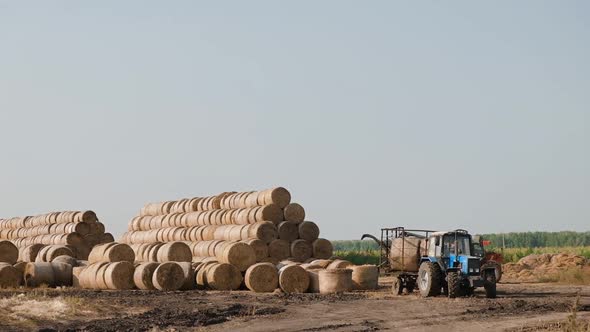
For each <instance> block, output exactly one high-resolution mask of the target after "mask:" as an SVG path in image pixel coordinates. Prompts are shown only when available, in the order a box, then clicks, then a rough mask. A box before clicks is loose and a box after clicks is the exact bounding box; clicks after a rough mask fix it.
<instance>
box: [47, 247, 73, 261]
mask: <svg viewBox="0 0 590 332" xmlns="http://www.w3.org/2000/svg"><path fill="white" fill-rule="evenodd" d="M59 256H71V257H73V256H74V252H73V251H72V249H70V248H68V247H66V246H62V245H53V246H49V248H48V249H47V252H46V253H45V261H46V262H52V261H53V260H54V259H55V258H57V257H59Z"/></svg>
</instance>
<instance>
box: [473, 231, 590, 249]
mask: <svg viewBox="0 0 590 332" xmlns="http://www.w3.org/2000/svg"><path fill="white" fill-rule="evenodd" d="M481 236H482V238H483V239H485V240H489V241H490V242H491V244H490V247H494V248H502V247H505V248H541V247H581V246H590V232H570V231H564V232H517V233H500V234H482V235H481Z"/></svg>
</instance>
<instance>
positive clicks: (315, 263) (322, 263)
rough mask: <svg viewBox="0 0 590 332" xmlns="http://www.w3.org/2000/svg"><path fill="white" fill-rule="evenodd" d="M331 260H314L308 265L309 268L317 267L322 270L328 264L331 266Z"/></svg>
mask: <svg viewBox="0 0 590 332" xmlns="http://www.w3.org/2000/svg"><path fill="white" fill-rule="evenodd" d="M332 262H333V260H331V259H314V260H313V261H311V262H310V263H309V265H310V266H318V267H320V268H322V269H325V268H327V267H328V266H329V265H330V264H332Z"/></svg>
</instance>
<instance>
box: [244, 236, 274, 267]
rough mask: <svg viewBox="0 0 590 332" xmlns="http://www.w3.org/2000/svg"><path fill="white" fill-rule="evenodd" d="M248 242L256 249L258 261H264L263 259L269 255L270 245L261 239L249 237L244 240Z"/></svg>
mask: <svg viewBox="0 0 590 332" xmlns="http://www.w3.org/2000/svg"><path fill="white" fill-rule="evenodd" d="M242 242H244V243H246V244H248V245H249V246H250V247H252V249H254V254H255V255H256V262H262V260H263V259H264V258H266V257H268V246H267V245H266V243H264V241H262V240H259V239H249V240H245V241H242Z"/></svg>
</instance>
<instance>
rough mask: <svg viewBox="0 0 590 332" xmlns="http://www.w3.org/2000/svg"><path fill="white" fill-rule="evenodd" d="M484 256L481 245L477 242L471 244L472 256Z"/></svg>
mask: <svg viewBox="0 0 590 332" xmlns="http://www.w3.org/2000/svg"><path fill="white" fill-rule="evenodd" d="M484 255H485V254H484V250H483V247H482V246H481V244H480V243H479V242H473V256H476V257H483V256H484Z"/></svg>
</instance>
